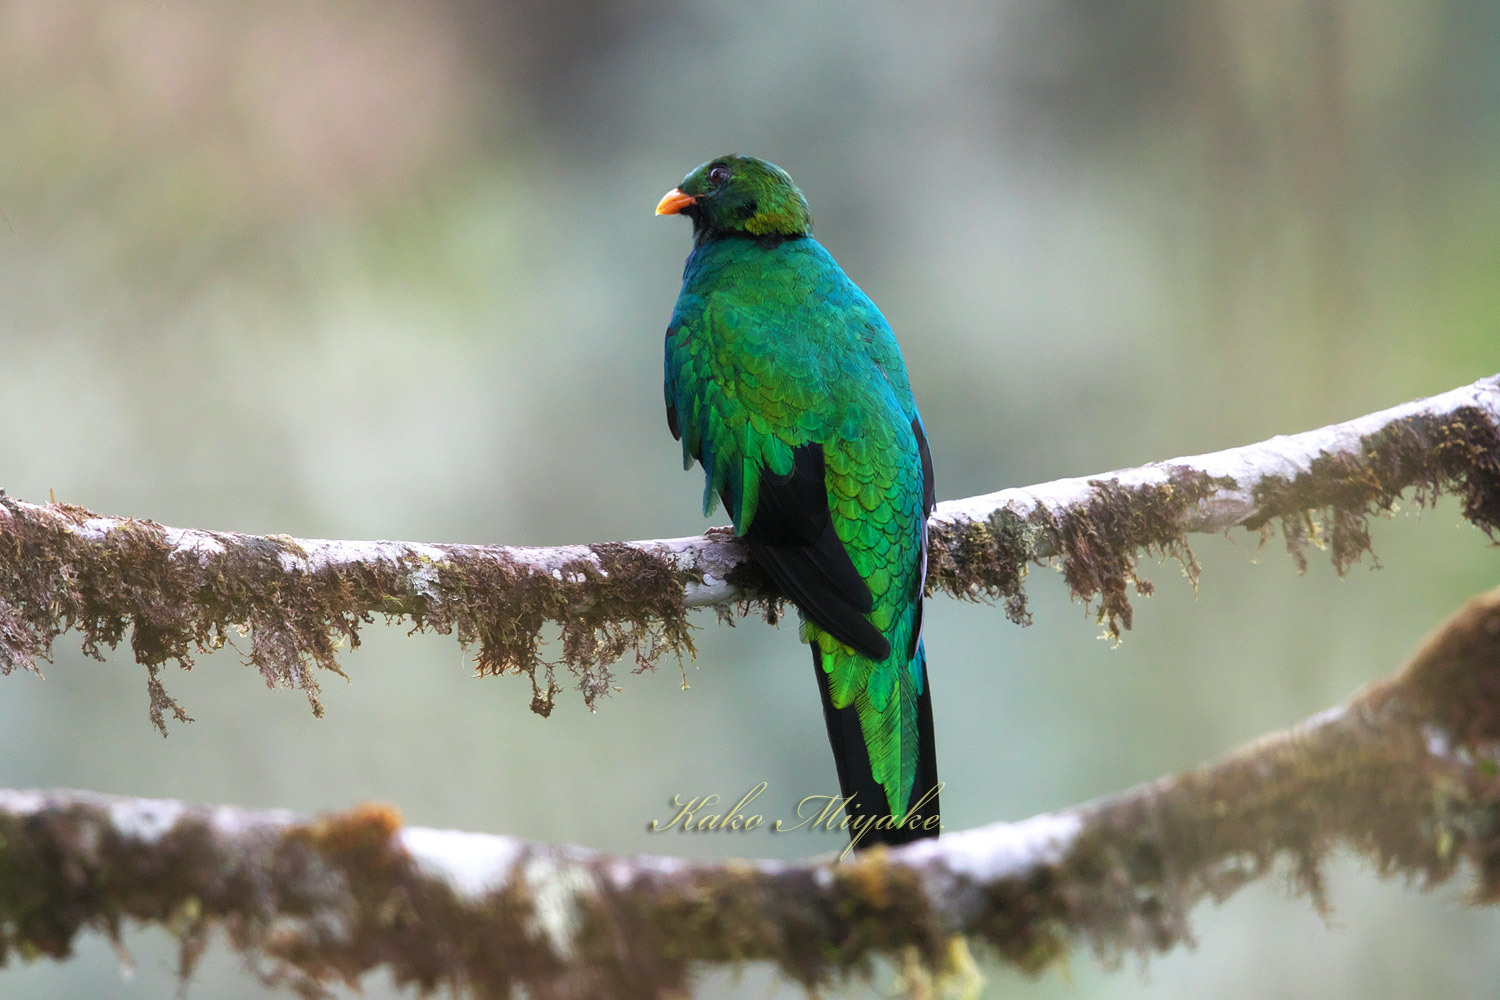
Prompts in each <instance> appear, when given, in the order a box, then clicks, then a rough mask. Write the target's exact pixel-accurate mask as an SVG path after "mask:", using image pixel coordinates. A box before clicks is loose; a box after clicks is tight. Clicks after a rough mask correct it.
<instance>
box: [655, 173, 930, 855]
mask: <svg viewBox="0 0 1500 1000" xmlns="http://www.w3.org/2000/svg"><path fill="white" fill-rule="evenodd" d="M656 212H657V214H658V215H686V216H687V217H688V218H690V219H691V220H692V222H693V250H692V253H690V254H689V255H688V259H687V266H686V267H685V268H684V270H683V276H682V291H681V293H680V294H679V295H678V298H677V306H676V308H675V309H674V310H673V313H672V321H671V323H670V325H668V327H667V337H666V397H667V424H668V426H669V427H670V428H671V430H672V434H673V435H674V436H675V437H677V438H678V439H679V440H681V441H682V454H683V467H684V468H692V463H693V460H694V459H696V460H697V461H698V462H700V463H701V464H702V465H703V470H704V474H705V476H706V483H705V486H704V492H703V513H704V515H705V516H707V515H709V514H711V513H713V509H714V506H715V504H716V502H717V501H718V500H722V501H723V503H724V506H725V507H726V508H727V509H728V512H729V516H730V517H731V518H733V519H734V528H735V532H736V533H737V534H739V535H740V536H741V537H743V538H744V540H745V542H746V543H747V544H748V546H749V549H750V553H751V555H752V557H753V558H754V559H755V561H756V562H757V563H758V564H759V565H760V566H761V567H762V568H763V569H764V570H765V572H766V574H767V575H768V576H769V577H770V578H771V580H772V581H773V582H774V583H775V584H776V586H777V587H778V588H780V590H781V592H782V593H783V594H785V595H786V596H787V597H788V598H790V599H791V601H792V602H793V603H795V604H796V605H797V608H798V609H799V610H800V611H801V613H802V638H803V640H804V641H805V642H807V643H808V644H810V645H811V646H812V653H813V664H814V667H815V673H816V674H817V678H818V686H819V689H820V690H821V691H822V695H823V716H824V720H825V721H826V722H827V725H828V740H829V742H830V743H831V744H832V745H833V755H834V760H835V762H836V763H837V766H838V776H839V784H840V786H841V789H842V792H843V795H844V797H845V799H846V802H845V810H846V812H847V813H849V814H850V815H849V818H850V820H851V821H852V822H851V827H852V829H851V836H853V837H854V839H855V841H856V843H857V845H858V846H861V847H864V846H868V845H869V844H871V843H887V844H900V843H905V842H907V841H911V840H915V839H917V838H920V837H933V836H936V835H937V832H938V827H939V822H938V799H937V792H938V788H939V785H938V779H937V754H936V751H935V749H934V745H933V727H932V696H931V689H930V688H929V686H928V679H927V663H926V656H925V653H924V651H923V647H922V586H923V578H924V577H925V575H926V569H927V515H928V514H929V513H931V511H932V506H933V481H932V457H931V455H930V454H929V452H928V448H927V437H926V434H925V433H924V432H923V429H922V418H921V417H920V416H919V415H918V413H917V406H916V403H915V402H914V401H913V399H912V393H911V385H910V383H909V382H908V380H907V377H906V366H905V364H904V363H903V362H902V360H901V350H900V348H898V347H897V346H896V338H895V335H894V334H892V333H891V328H890V324H888V323H887V322H886V321H885V317H884V316H882V315H881V314H880V310H879V309H877V308H875V304H874V303H873V302H871V301H870V299H869V298H868V297H867V296H866V295H865V293H864V292H862V291H860V290H859V287H858V286H856V285H855V284H854V282H853V281H851V280H849V276H848V275H846V274H845V273H844V272H843V269H841V268H840V267H839V265H838V264H837V263H836V262H835V261H834V259H833V257H832V256H831V255H830V254H829V253H828V251H827V250H825V249H824V248H823V246H822V244H820V243H819V242H818V241H817V240H815V239H813V237H812V236H811V235H810V232H809V230H810V229H811V226H812V217H811V215H810V214H809V213H808V208H807V200H806V199H805V198H804V197H803V196H802V192H801V191H800V190H799V189H798V188H797V186H796V184H794V183H792V179H791V177H789V176H788V175H787V173H786V171H784V170H782V169H781V168H780V167H778V166H775V165H774V164H771V163H767V162H765V161H764V160H758V159H755V158H753V157H748V156H721V157H719V158H717V159H714V160H710V161H708V162H707V163H705V164H703V165H702V166H700V167H698V168H697V169H695V170H694V171H693V172H692V173H690V174H688V175H687V177H686V178H684V179H683V181H682V183H681V184H680V185H679V186H678V187H676V188H674V189H673V190H672V191H670V192H668V193H667V195H666V196H665V197H664V198H662V200H661V203H660V204H659V205H657V207H656Z"/></svg>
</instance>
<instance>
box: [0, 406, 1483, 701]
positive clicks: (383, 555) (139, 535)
mask: <svg viewBox="0 0 1500 1000" xmlns="http://www.w3.org/2000/svg"><path fill="white" fill-rule="evenodd" d="M1408 489H1414V490H1415V491H1416V497H1417V500H1418V502H1422V503H1425V502H1428V501H1430V500H1431V499H1432V498H1434V497H1435V496H1437V495H1438V494H1440V493H1443V492H1452V493H1455V494H1457V495H1458V496H1459V497H1460V498H1461V499H1462V502H1463V506H1464V516H1465V517H1467V518H1468V519H1469V520H1470V521H1471V522H1473V523H1474V524H1476V525H1478V526H1480V527H1481V528H1483V529H1484V530H1485V531H1486V532H1489V533H1490V534H1491V535H1492V536H1493V535H1494V533H1495V532H1496V530H1497V529H1500V376H1492V377H1490V378H1486V379H1481V380H1480V381H1478V382H1475V383H1474V384H1472V385H1469V386H1465V387H1463V388H1460V389H1455V390H1453V391H1451V392H1447V393H1444V394H1442V395H1440V396H1433V397H1431V398H1430V399H1424V400H1418V401H1416V402H1412V403H1406V404H1404V405H1402V406H1398V407H1395V408H1393V409H1389V410H1385V411H1383V412H1380V413H1375V414H1371V415H1369V416H1365V417H1360V418H1358V419H1356V420H1351V421H1348V422H1346V423H1342V424H1334V425H1332V426H1329V427H1325V428H1322V429H1320V430H1315V431H1308V432H1306V433H1303V434H1297V435H1293V436H1290V437H1276V438H1273V439H1271V440H1270V441H1265V442H1262V443H1260V444H1256V445H1250V446H1248V447H1244V448H1231V449H1229V450H1227V451H1220V452H1214V453H1212V454H1208V455H1196V456H1192V457H1189V458H1179V459H1175V460H1172V461H1170V462H1159V463H1153V464H1151V465H1147V466H1143V467H1141V468H1138V469H1126V470H1122V471H1118V472H1111V473H1107V474H1105V475H1100V476H1095V477H1091V478H1087V479H1062V480H1057V481H1056V482H1051V483H1044V484H1042V485H1040V486H1032V487H1027V488H1025V489H1010V490H1002V491H1000V492H999V493H991V494H987V495H985V496H981V497H973V498H970V499H967V500H955V501H949V502H946V503H942V504H939V505H938V507H937V510H936V512H935V513H934V514H933V516H932V520H931V522H930V524H931V548H932V551H931V558H930V561H929V574H928V585H929V587H932V588H934V589H939V590H943V591H946V592H948V593H950V594H953V595H955V596H959V597H965V598H971V599H1003V600H1004V601H1005V603H1006V610H1007V612H1008V614H1009V615H1010V616H1011V618H1012V619H1014V620H1016V621H1018V622H1024V621H1026V620H1028V614H1027V611H1026V601H1025V596H1024V593H1023V591H1022V584H1023V582H1024V578H1025V575H1026V571H1027V568H1028V566H1029V565H1030V564H1031V563H1032V562H1040V561H1045V560H1048V559H1052V558H1056V559H1058V560H1060V562H1061V565H1062V570H1063V576H1064V578H1065V580H1066V581H1067V584H1068V586H1069V588H1070V590H1071V591H1072V593H1073V594H1074V595H1075V596H1076V597H1078V598H1079V599H1081V600H1083V601H1085V602H1090V601H1093V600H1095V599H1097V600H1098V614H1099V618H1100V621H1101V622H1103V623H1105V624H1106V626H1107V628H1108V629H1109V631H1110V632H1111V633H1112V634H1114V635H1115V636H1116V637H1118V635H1119V634H1120V630H1121V629H1128V628H1129V627H1130V625H1131V607H1130V602H1129V599H1128V597H1127V589H1128V588H1129V587H1131V586H1134V587H1135V589H1136V590H1137V591H1138V592H1141V593H1148V592H1149V591H1150V589H1151V585H1150V583H1148V582H1147V581H1145V580H1142V579H1140V578H1139V577H1138V576H1137V573H1136V561H1137V558H1138V556H1139V554H1140V553H1141V552H1142V551H1146V552H1154V553H1157V554H1167V555H1172V556H1175V557H1176V558H1177V559H1179V560H1180V561H1181V562H1182V564H1183V566H1184V568H1185V569H1186V570H1187V572H1188V575H1189V576H1190V577H1192V578H1194V579H1195V580H1196V573H1197V564H1196V562H1195V561H1194V559H1193V555H1192V552H1191V550H1190V549H1189V547H1188V543H1187V533H1188V532H1200V531H1201V532H1218V531H1224V530H1227V529H1229V528H1231V527H1234V526H1236V525H1243V526H1245V527H1247V528H1250V529H1252V530H1254V529H1260V530H1261V531H1263V532H1265V531H1269V526H1270V525H1271V524H1272V523H1279V524H1280V526H1281V528H1282V532H1283V535H1284V536H1285V538H1286V542H1287V547H1288V549H1289V550H1290V551H1291V552H1292V554H1293V556H1294V558H1296V559H1297V560H1298V562H1299V564H1301V565H1304V566H1305V565H1306V563H1305V558H1304V556H1303V549H1304V548H1305V546H1306V543H1307V542H1308V540H1309V539H1310V538H1313V537H1316V535H1317V534H1318V532H1317V530H1316V527H1315V522H1314V518H1318V519H1320V520H1321V524H1322V533H1323V534H1324V535H1326V538H1327V542H1328V545H1329V548H1330V549H1331V550H1332V558H1333V562H1334V565H1335V566H1336V567H1337V568H1338V570H1339V571H1340V572H1343V571H1345V570H1346V569H1348V567H1349V566H1350V565H1351V564H1352V563H1353V562H1354V561H1355V560H1357V559H1358V558H1359V557H1360V555H1361V553H1363V552H1364V551H1365V550H1366V549H1368V548H1369V545H1370V537H1369V532H1368V527H1367V519H1368V517H1369V515H1370V514H1371V513H1375V512H1383V511H1389V510H1390V509H1391V507H1392V505H1393V504H1394V503H1395V501H1396V500H1397V499H1398V498H1399V497H1400V496H1401V494H1402V492H1403V491H1405V490H1408ZM747 560H748V557H747V555H746V552H745V549H744V547H743V546H742V545H740V543H739V542H738V541H736V540H735V539H734V538H733V537H732V535H731V534H730V533H729V532H728V531H727V530H724V529H716V530H714V531H710V532H709V533H708V535H706V536H703V537H692V538H676V539H665V540H653V541H642V542H606V543H600V544H595V545H565V546H558V547H553V548H527V547H508V546H485V545H432V544H421V543H412V542H390V541H380V542H342V541H321V540H314V539H296V538H290V537H287V536H285V535H268V536H263V537H262V536H255V535H240V534H234V533H230V532H214V531H199V530H192V529H182V528H168V527H164V526H162V525H159V524H156V523H155V522H152V521H143V520H133V519H128V518H118V517H105V516H101V515H98V514H95V513H93V512H92V511H88V510H85V509H84V508H81V507H74V506H69V505H65V504H48V505H36V504H28V503H23V502H20V501H17V500H13V499H9V498H5V497H3V495H0V674H5V673H9V672H10V671H11V670H13V669H15V668H17V667H21V668H26V669H35V665H36V662H37V660H38V659H39V658H45V657H46V656H47V654H48V653H49V651H50V650H51V645H52V642H53V640H54V639H56V638H57V636H59V635H60V634H61V633H62V632H63V631H65V630H66V629H69V628H75V629H77V630H78V631H79V632H80V633H82V636H83V648H84V651H85V652H87V653H89V654H90V655H93V656H96V657H97V656H100V655H101V654H100V650H101V648H102V647H104V646H108V647H111V648H113V647H114V646H116V645H117V644H118V643H119V642H120V641H121V640H122V639H123V638H124V637H125V634H126V632H127V630H129V631H130V634H131V647H132V649H133V651H134V653H135V658H136V660H137V661H139V662H140V663H142V664H144V665H145V666H146V667H147V669H148V671H149V678H148V685H149V688H150V695H151V714H152V719H153V721H155V722H156V724H157V726H158V727H162V726H163V719H164V715H165V714H166V713H167V712H171V713H173V714H174V715H175V716H176V717H177V718H179V719H186V718H187V716H186V714H185V713H184V712H183V710H182V709H181V707H180V706H178V705H177V704H176V702H174V701H173V700H172V699H171V698H170V697H169V696H168V695H167V693H166V690H165V688H164V687H163V686H162V683H161V680H160V676H159V673H160V670H161V667H162V666H163V665H165V664H166V663H168V662H169V661H173V660H175V661H177V662H178V663H180V664H181V665H183V666H185V667H186V666H189V665H191V663H192V658H193V656H194V654H196V653H200V652H203V651H205V650H207V649H211V648H217V647H219V646H222V645H223V644H224V643H225V642H226V641H227V639H228V638H229V637H231V636H232V635H234V634H236V633H237V632H238V631H240V630H248V633H249V645H250V649H249V656H248V659H249V660H250V662H251V663H252V664H253V665H254V666H256V667H257V668H258V669H259V670H260V672H261V673H262V675H263V676H264V677H265V679H266V682H267V684H270V685H273V686H274V685H277V684H286V685H290V686H293V687H297V688H301V689H303V690H305V691H306V692H307V693H308V697H309V698H310V699H311V700H312V702H313V706H314V709H315V710H317V707H318V703H317V693H318V685H317V681H316V680H315V678H314V676H313V670H312V668H313V667H319V668H323V669H327V670H333V671H338V669H339V668H338V663H337V660H336V657H335V650H336V649H337V647H338V646H339V645H341V644H342V643H343V642H344V641H348V642H349V644H350V645H351V646H357V645H358V644H359V628H360V626H361V625H362V624H365V623H368V622H371V621H372V620H373V616H375V615H377V614H379V615H386V616H389V617H392V618H405V619H407V620H409V621H410V622H411V624H412V626H413V627H414V628H415V629H417V630H422V629H432V630H434V631H438V632H442V633H445V634H446V633H450V632H457V633H458V638H459V641H460V642H462V643H464V644H465V645H469V644H477V645H478V647H479V653H478V668H479V671H480V672H481V673H504V672H525V673H527V674H529V675H530V677H531V681H532V689H533V699H532V707H533V708H534V709H535V710H536V711H538V712H540V713H542V714H544V715H545V714H547V713H548V712H549V711H550V710H551V707H552V704H553V701H554V698H555V697H556V695H557V692H558V691H559V690H560V688H559V685H558V683H557V679H556V675H555V673H556V667H557V666H558V664H553V663H549V662H547V661H545V660H544V659H543V658H542V657H541V655H540V649H541V646H542V643H543V635H544V630H545V629H546V628H547V627H548V625H549V623H554V624H555V625H556V627H557V628H558V629H560V631H561V636H562V665H564V666H566V667H567V668H568V669H569V670H571V671H572V673H573V675H574V681H575V683H576V686H577V687H578V688H579V690H580V691H581V692H582V693H583V696H584V699H585V700H586V701H587V702H588V703H589V704H590V705H592V704H593V703H594V700H595V699H596V698H597V697H598V696H599V695H600V694H603V693H605V692H607V691H608V690H610V688H611V685H612V681H613V678H612V675H611V674H610V671H609V665H610V664H612V663H614V662H616V661H617V660H619V659H620V658H622V657H624V656H627V655H632V654H633V655H634V657H635V659H636V662H637V663H638V664H640V665H641V666H642V667H644V666H648V665H650V664H651V663H652V662H653V661H654V660H655V659H657V658H658V657H659V656H661V655H663V654H674V653H675V654H677V655H679V656H680V655H683V654H685V653H686V654H691V653H692V651H693V645H692V637H691V628H690V626H689V624H688V622H687V618H686V615H687V610H688V609H689V608H694V607H705V606H717V607H719V608H720V610H721V614H727V613H728V612H727V611H725V610H724V608H725V607H726V606H728V605H733V604H734V603H735V602H736V601H739V602H747V601H754V600H760V601H765V600H766V599H767V598H768V596H769V595H768V592H767V590H766V583H765V580H764V578H763V577H762V576H761V575H760V573H759V571H758V570H757V569H756V568H755V567H754V566H753V565H752V564H750V563H749V562H748V561H747ZM766 607H767V608H768V609H770V610H771V611H772V612H774V610H775V604H774V602H770V603H767V605H766ZM539 675H540V676H539ZM163 731H165V730H163Z"/></svg>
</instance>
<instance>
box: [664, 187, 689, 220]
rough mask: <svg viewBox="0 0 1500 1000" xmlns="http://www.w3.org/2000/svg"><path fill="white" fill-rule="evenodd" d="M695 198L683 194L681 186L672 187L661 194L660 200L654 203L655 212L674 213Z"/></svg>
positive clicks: (685, 206)
mask: <svg viewBox="0 0 1500 1000" xmlns="http://www.w3.org/2000/svg"><path fill="white" fill-rule="evenodd" d="M697 200H698V199H697V198H694V197H693V196H692V195H690V194H684V193H683V191H682V188H673V189H672V190H670V191H668V192H667V193H666V194H664V195H662V196H661V201H659V202H657V203H656V214H657V215H676V214H677V213H679V212H681V211H682V210H683V209H684V208H687V207H688V206H689V205H691V204H693V203H694V202H696V201H697Z"/></svg>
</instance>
